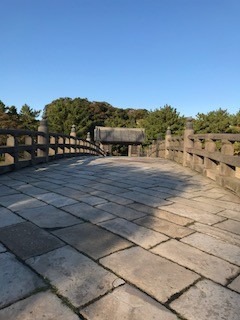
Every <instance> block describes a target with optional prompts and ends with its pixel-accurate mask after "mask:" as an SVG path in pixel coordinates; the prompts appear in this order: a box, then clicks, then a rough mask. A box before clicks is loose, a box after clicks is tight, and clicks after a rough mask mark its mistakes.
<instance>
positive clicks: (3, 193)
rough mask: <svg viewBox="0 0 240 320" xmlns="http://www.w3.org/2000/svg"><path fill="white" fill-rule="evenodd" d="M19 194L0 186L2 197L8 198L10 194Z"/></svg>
mask: <svg viewBox="0 0 240 320" xmlns="http://www.w3.org/2000/svg"><path fill="white" fill-rule="evenodd" d="M15 193H19V192H18V191H17V190H15V189H12V188H9V187H7V186H3V185H0V195H1V197H2V196H9V195H11V194H15Z"/></svg>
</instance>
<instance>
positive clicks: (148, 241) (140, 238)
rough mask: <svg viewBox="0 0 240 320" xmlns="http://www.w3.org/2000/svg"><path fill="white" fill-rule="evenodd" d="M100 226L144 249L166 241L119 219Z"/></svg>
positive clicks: (153, 233)
mask: <svg viewBox="0 0 240 320" xmlns="http://www.w3.org/2000/svg"><path fill="white" fill-rule="evenodd" d="M100 225H101V226H102V227H104V228H106V229H107V230H110V231H112V232H113V233H116V234H118V235H120V236H122V237H123V238H126V239H128V240H130V241H132V242H134V243H136V244H137V245H139V246H141V247H143V248H145V249H149V248H151V247H153V246H155V245H156V244H158V243H160V242H162V241H166V240H167V239H168V237H166V236H164V235H163V234H161V233H158V232H155V231H153V230H149V229H147V228H144V227H141V226H139V225H137V224H135V223H132V222H130V221H127V220H125V219H121V218H116V219H112V220H109V221H105V222H102V223H100Z"/></svg>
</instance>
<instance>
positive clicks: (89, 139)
mask: <svg viewBox="0 0 240 320" xmlns="http://www.w3.org/2000/svg"><path fill="white" fill-rule="evenodd" d="M86 140H87V141H89V142H91V136H90V132H88V133H87V139H86Z"/></svg>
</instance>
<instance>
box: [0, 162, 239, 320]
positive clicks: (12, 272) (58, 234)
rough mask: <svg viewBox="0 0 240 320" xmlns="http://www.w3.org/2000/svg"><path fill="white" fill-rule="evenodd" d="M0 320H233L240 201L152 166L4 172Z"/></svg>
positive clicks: (169, 168)
mask: <svg viewBox="0 0 240 320" xmlns="http://www.w3.org/2000/svg"><path fill="white" fill-rule="evenodd" d="M0 284H1V285H0V320H6V319H8V320H16V319H17V320H30V319H38V320H39V319H45V320H47V319H57V320H76V319H88V320H108V319H109V320H110V319H111V320H120V319H121V320H122V319H128V320H146V319H164V320H174V319H187V320H193V319H196V320H209V319H210V320H218V319H226V320H239V315H240V199H239V197H237V196H235V195H233V194H232V193H231V192H229V191H227V190H224V189H222V188H220V187H219V186H217V185H216V184H215V183H214V182H213V181H211V180H209V179H207V178H205V177H202V176H200V175H198V174H197V173H195V172H193V171H191V170H190V169H187V168H183V167H182V166H180V165H178V164H176V163H173V162H170V161H167V160H159V159H147V158H123V157H122V158H116V157H114V158H111V157H109V158H90V157H86V158H74V159H64V160H60V161H57V162H54V163H50V164H49V165H39V166H37V167H34V168H25V169H23V170H20V171H17V172H14V173H10V174H5V175H2V176H0Z"/></svg>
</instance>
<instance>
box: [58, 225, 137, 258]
mask: <svg viewBox="0 0 240 320" xmlns="http://www.w3.org/2000/svg"><path fill="white" fill-rule="evenodd" d="M53 233H54V234H55V235H57V236H58V237H60V238H61V239H62V240H64V241H66V242H67V243H69V244H70V245H72V246H73V247H75V248H76V249H78V250H80V251H82V252H84V253H86V254H88V255H89V256H91V257H93V258H94V259H98V258H100V257H103V256H105V255H107V254H110V253H112V252H115V251H118V250H120V249H124V248H127V247H129V246H131V245H132V243H131V242H129V241H127V240H125V239H122V238H120V237H119V236H117V235H114V234H112V233H111V232H108V231H107V230H104V229H102V228H99V227H97V226H94V225H92V224H90V223H82V224H79V225H76V226H73V227H69V228H64V229H61V230H57V231H54V232H53Z"/></svg>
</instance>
